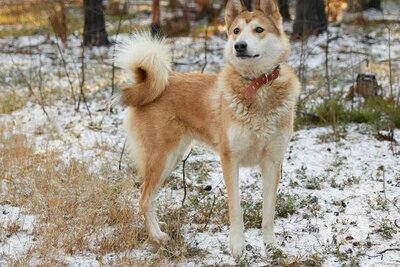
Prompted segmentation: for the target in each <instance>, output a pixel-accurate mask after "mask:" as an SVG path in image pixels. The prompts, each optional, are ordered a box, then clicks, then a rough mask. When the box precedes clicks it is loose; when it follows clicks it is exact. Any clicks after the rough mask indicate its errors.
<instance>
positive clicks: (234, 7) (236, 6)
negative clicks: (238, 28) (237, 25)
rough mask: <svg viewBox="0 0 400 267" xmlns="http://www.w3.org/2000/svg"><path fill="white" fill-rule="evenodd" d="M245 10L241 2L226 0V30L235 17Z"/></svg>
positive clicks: (239, 0)
mask: <svg viewBox="0 0 400 267" xmlns="http://www.w3.org/2000/svg"><path fill="white" fill-rule="evenodd" d="M245 10H246V8H245V7H244V6H243V4H242V1H241V0H228V3H227V4H226V9H225V25H226V29H227V30H228V29H229V27H230V26H231V24H232V22H233V21H234V20H235V18H236V16H237V15H239V13H240V12H243V11H245Z"/></svg>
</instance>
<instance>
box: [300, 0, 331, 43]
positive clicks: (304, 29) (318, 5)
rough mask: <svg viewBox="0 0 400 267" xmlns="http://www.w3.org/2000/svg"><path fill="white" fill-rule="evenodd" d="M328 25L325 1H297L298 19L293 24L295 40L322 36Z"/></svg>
mask: <svg viewBox="0 0 400 267" xmlns="http://www.w3.org/2000/svg"><path fill="white" fill-rule="evenodd" d="M327 25H328V20H327V18H326V14H325V6H324V0H296V19H295V21H294V23H293V36H294V37H295V38H300V37H301V38H304V37H308V36H310V35H313V34H320V33H321V32H323V31H325V30H326V27H327Z"/></svg>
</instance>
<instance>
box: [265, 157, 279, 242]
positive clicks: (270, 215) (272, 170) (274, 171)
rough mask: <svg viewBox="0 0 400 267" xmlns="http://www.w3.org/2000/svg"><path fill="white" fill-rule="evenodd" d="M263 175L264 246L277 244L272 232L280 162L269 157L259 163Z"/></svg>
mask: <svg viewBox="0 0 400 267" xmlns="http://www.w3.org/2000/svg"><path fill="white" fill-rule="evenodd" d="M261 172H262V176H263V220H262V232H263V241H264V244H265V245H266V246H277V243H276V239H275V232H274V217H275V203H276V193H277V189H278V184H279V180H280V177H281V163H280V162H276V161H273V160H272V159H270V158H267V159H265V160H264V162H263V164H261Z"/></svg>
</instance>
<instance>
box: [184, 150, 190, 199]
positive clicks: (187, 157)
mask: <svg viewBox="0 0 400 267" xmlns="http://www.w3.org/2000/svg"><path fill="white" fill-rule="evenodd" d="M190 154H192V150H191V149H190V152H189V154H188V155H187V156H186V158H185V159H184V160H182V181H183V198H182V207H183V206H184V205H185V200H186V194H187V190H186V173H185V165H186V161H187V160H188V159H189V157H190Z"/></svg>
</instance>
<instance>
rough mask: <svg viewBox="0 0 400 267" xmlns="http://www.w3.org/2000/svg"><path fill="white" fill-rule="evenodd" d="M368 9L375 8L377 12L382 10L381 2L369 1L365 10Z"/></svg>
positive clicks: (376, 0)
mask: <svg viewBox="0 0 400 267" xmlns="http://www.w3.org/2000/svg"><path fill="white" fill-rule="evenodd" d="M369 8H375V9H378V10H382V7H381V0H371V1H369V4H368V6H367V8H366V9H369Z"/></svg>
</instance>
